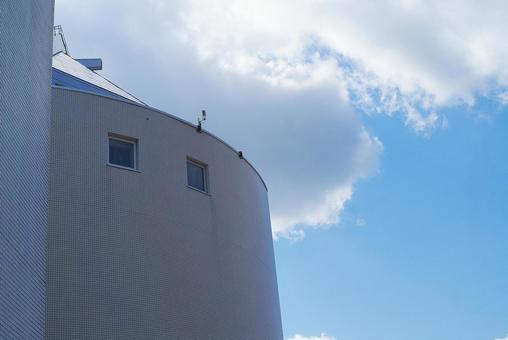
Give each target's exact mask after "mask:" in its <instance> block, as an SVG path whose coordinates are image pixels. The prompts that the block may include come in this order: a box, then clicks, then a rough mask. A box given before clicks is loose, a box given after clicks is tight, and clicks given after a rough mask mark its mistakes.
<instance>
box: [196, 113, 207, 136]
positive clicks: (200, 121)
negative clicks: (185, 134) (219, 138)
mask: <svg viewBox="0 0 508 340" xmlns="http://www.w3.org/2000/svg"><path fill="white" fill-rule="evenodd" d="M205 120H206V110H201V116H200V117H198V126H197V127H196V130H197V131H198V132H201V130H203V129H202V127H201V126H202V123H203V122H204V121H205Z"/></svg>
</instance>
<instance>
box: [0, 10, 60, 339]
mask: <svg viewBox="0 0 508 340" xmlns="http://www.w3.org/2000/svg"><path fill="white" fill-rule="evenodd" d="M52 30H53V2H52V1H49V0H46V1H39V0H24V1H0V339H42V337H43V336H44V305H45V294H44V288H45V287H44V281H45V273H46V230H47V217H48V178H49V149H50V145H49V144H50V136H49V134H50V114H51V86H50V84H51V39H52Z"/></svg>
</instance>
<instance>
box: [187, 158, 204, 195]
mask: <svg viewBox="0 0 508 340" xmlns="http://www.w3.org/2000/svg"><path fill="white" fill-rule="evenodd" d="M187 184H189V186H191V187H193V188H196V189H199V190H201V191H205V192H206V173H205V167H204V166H201V165H198V164H196V163H194V162H191V161H187Z"/></svg>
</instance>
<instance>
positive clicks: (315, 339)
mask: <svg viewBox="0 0 508 340" xmlns="http://www.w3.org/2000/svg"><path fill="white" fill-rule="evenodd" d="M287 340H337V339H336V338H335V337H333V336H330V335H327V334H325V333H321V335H317V336H305V335H301V334H295V335H294V336H293V337H291V338H288V339H287Z"/></svg>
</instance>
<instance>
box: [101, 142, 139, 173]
mask: <svg viewBox="0 0 508 340" xmlns="http://www.w3.org/2000/svg"><path fill="white" fill-rule="evenodd" d="M111 139H114V140H118V141H120V142H124V143H129V144H132V145H133V152H134V155H133V162H134V167H133V168H131V167H128V166H123V165H118V164H114V163H111V162H110V161H109V160H110V159H111V157H110V154H109V141H110V140H111ZM107 149H108V152H107V153H108V160H107V165H109V166H112V167H115V168H120V169H125V170H134V171H138V140H137V139H136V138H132V137H127V136H122V135H117V134H115V133H108V138H107Z"/></svg>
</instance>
